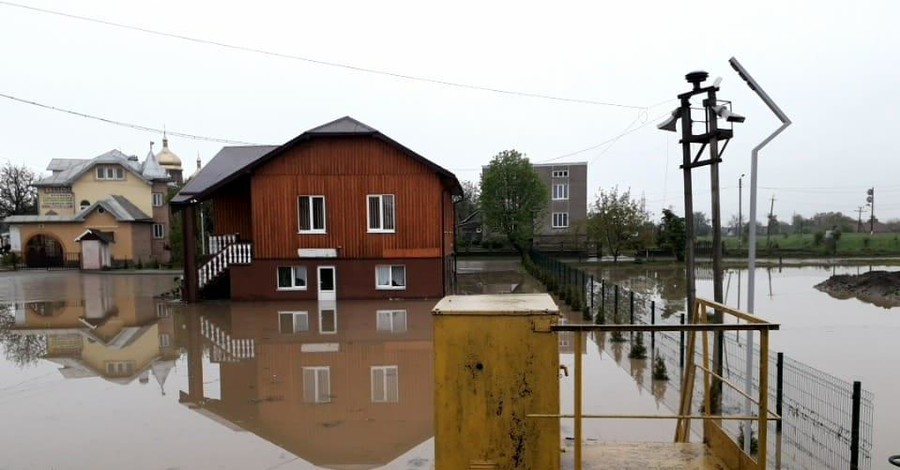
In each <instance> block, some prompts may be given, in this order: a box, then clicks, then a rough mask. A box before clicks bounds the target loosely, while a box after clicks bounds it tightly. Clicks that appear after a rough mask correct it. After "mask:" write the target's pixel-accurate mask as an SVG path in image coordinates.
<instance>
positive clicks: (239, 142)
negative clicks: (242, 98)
mask: <svg viewBox="0 0 900 470" xmlns="http://www.w3.org/2000/svg"><path fill="white" fill-rule="evenodd" d="M0 98H6V99H8V100H12V101H16V102H19V103H23V104H29V105H32V106H37V107H39V108H44V109H49V110H51V111H58V112H60V113H66V114H70V115H72V116H78V117H82V118H86V119H93V120H95V121H100V122H105V123H107V124H112V125H115V126H120V127H127V128H129V129H135V130H139V131H145V132H154V133H157V134H162V133H163V132H165V133H166V134H168V135H172V136H176V137H183V138H186V139H194V140H203V141H207V142H217V143H220V144H237V145H261V144H257V143H253V142H244V141H242V140H232V139H222V138H218V137H207V136H202V135H197V134H186V133H184V132H176V131H172V130H168V129H165V130H163V129H159V128H156V127H149V126H144V125H141V124H134V123H130V122H125V121H117V120H115V119H109V118H105V117H101V116H95V115H93V114H87V113H82V112H79V111H72V110H71V109H65V108H59V107H57V106H51V105H49V104H43V103H38V102H37V101H31V100H26V99H24V98H18V97H15V96H12V95H7V94H6V93H0Z"/></svg>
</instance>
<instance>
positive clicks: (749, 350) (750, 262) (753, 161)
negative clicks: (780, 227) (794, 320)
mask: <svg viewBox="0 0 900 470" xmlns="http://www.w3.org/2000/svg"><path fill="white" fill-rule="evenodd" d="M728 62H729V63H730V64H731V67H732V68H733V69H734V70H735V71H736V72H737V73H738V75H740V76H741V78H743V79H744V81H746V82H747V86H749V87H750V89H751V90H753V91H754V92H756V94H757V95H759V97H760V99H762V100H763V102H764V103H766V106H768V107H769V109H771V110H772V112H773V113H774V114H775V116H777V117H778V119H779V120H780V121H781V126H779V127H778V129H775V131H774V132H772V133H771V134H770V135H769V136H768V137H766V138H765V139H763V141H762V142H760V143H759V145H757V146H756V147H753V151H752V152H751V153H750V155H751V156H750V221H749V227H750V237H749V240H748V241H749V243H750V248H749V253H748V256H747V311H748V312H750V313H753V308H754V305H753V303H754V300H755V297H756V187H757V178H756V176H757V171H756V170H757V160H758V157H759V151H760V149H762V148H763V147H765V146H766V145H767V144H768V143H769V142H771V141H772V139H774V138H775V137H777V136H778V134H781V133H782V132H783V131H784V130H785V129H787V127H788V126H790V125H791V120H790V119H788V117H787V115H786V114H784V112H783V111H782V110H781V108H779V107H778V105H777V104H775V102H774V101H772V98H769V95H767V94H766V92H765V91H763V89H762V88H760V86H759V84H758V83H756V80H754V79H753V77H751V76H750V74H749V73H748V72H747V70H746V69H744V67H743V66H742V65H741V63H740V62H738V60H737V59H736V58H734V57H732V58H731V59H730V60H729V61H728ZM746 341H747V347H746V357H747V360H746V361H747V362H746V370H745V371H744V374H745V375H744V378H745V379H744V386H745V387H746V388H747V390H751V387H752V386H753V332H752V331H749V330H748V331H747V340H746ZM763 359H765V360H768V358H760V360H763ZM750 407H751V403H750V400H749V399H745V400H744V412H745V413H748V414H749V413H750ZM745 426H747V429H748V431H747V432H745V433H744V451H745V452H747V453H749V452H750V432H749V427H750V422H749V421H748V422H747V423H746V424H745Z"/></svg>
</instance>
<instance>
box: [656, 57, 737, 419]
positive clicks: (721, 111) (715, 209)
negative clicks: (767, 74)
mask: <svg viewBox="0 0 900 470" xmlns="http://www.w3.org/2000/svg"><path fill="white" fill-rule="evenodd" d="M708 77H709V74H708V73H706V72H703V71H698V72H691V73H689V74H687V75H686V76H685V79H686V80H687V81H688V82H689V83H691V85H692V86H693V87H692V90H691V91H688V92H685V93H682V94H680V95H678V99H679V101H680V103H681V104H680V106H679V108H678V109H676V110H674V111H673V112H672V115H671V117H669V118H668V119H667V120H666V121H665V122H663V123H661V124H660V125H658V126H657V127H658V128H659V129H662V130H667V131H670V132H675V131H676V122H677V121H678V119H681V121H682V122H681V142H680V143H681V148H682V156H683V160H682V165H681V169H682V170H683V171H684V212H685V213H684V218H685V232H686V233H685V238H686V242H685V280H686V284H687V301H688V305H687V306H688V313H689V316H688V318H689V319H690V321H691V322H693V319H692V318H691V317H692V316H693V315H692V313H693V310H694V303H695V298H696V283H695V266H694V262H695V260H694V245H695V243H696V235H695V227H694V205H693V186H692V181H691V171H692V170H693V169H694V168H699V167H702V166H706V165H709V166H710V180H711V181H710V182H711V188H712V214H711V221H710V222H711V224H712V235H713V247H712V264H713V297H714V300H715V301H716V302H718V303H722V302H723V297H724V295H723V291H722V278H723V272H722V220H721V210H720V202H719V201H720V199H719V162H721V161H722V155H721V154H722V151H724V149H725V147H726V146H727V145H728V142H729V141H730V140H731V138H732V136H733V135H734V131H733V130H732V129H730V128H719V123H718V119H719V118H724V119H725V120H726V121H727V122H729V123H735V122H737V123H741V122H744V119H745V118H744V117H743V116H741V115H738V114H735V113H733V112H731V108H730V103H729V102H721V103H720V102H719V101H718V98H717V97H716V93H717V92H718V91H719V82H720V80H716V81H715V82H714V83H713V84H712V85H711V86H703V85H701V84H702V83H703V82H704V81H705V80H706V79H707V78H708ZM703 94H705V95H706V97H705V99H704V100H703V111H704V117H703V121H702V123H703V124H705V125H706V126H705V132H704V133H702V134H696V135H695V134H694V132H693V131H694V129H693V124H694V122H693V120H692V117H691V102H690V100H691V98H692V97H693V96H696V95H703ZM722 140H724V141H725V142H724V143H723V145H722V151H720V150H719V141H722ZM692 144H699V145H700V146H701V147H700V149H699V151H698V152H697V154H696V155H693V151H692V149H691V145H692ZM707 148H709V157H708V158H707V159H703V158H702V157H703V156H704V153H705V152H706V150H707ZM711 321H712V322H713V323H722V321H723V312H721V311H718V310H716V311H714V312H713V315H712V318H711ZM714 337H715V340H714V342H713V369H714V371H715V373H716V374H717V375H718V376H719V377H721V376H722V365H723V347H722V346H723V345H724V335H723V334H722V333H721V332H717V333H716V334H715V336H714ZM721 391H722V382H721V380H720V379H718V378H714V379H713V383H712V388H711V392H710V399H711V400H710V401H711V402H712V414H713V415H717V414H720V410H721V406H722V393H721ZM682 406H684V403H682ZM682 411H684V412H685V413H690V410H682Z"/></svg>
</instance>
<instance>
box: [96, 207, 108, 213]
mask: <svg viewBox="0 0 900 470" xmlns="http://www.w3.org/2000/svg"><path fill="white" fill-rule="evenodd" d="M97 212H99V213H101V214H105V213H106V209H104V208H103V206H100V207H98V208H97Z"/></svg>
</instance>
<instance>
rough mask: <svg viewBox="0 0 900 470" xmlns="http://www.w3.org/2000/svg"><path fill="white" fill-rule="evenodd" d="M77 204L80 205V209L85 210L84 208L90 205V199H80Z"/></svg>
mask: <svg viewBox="0 0 900 470" xmlns="http://www.w3.org/2000/svg"><path fill="white" fill-rule="evenodd" d="M78 205H79V206H80V207H81V210H85V209H87V208H88V207H90V205H91V201H88V200H87V199H84V200H82V201H81V203H80V204H78Z"/></svg>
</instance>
